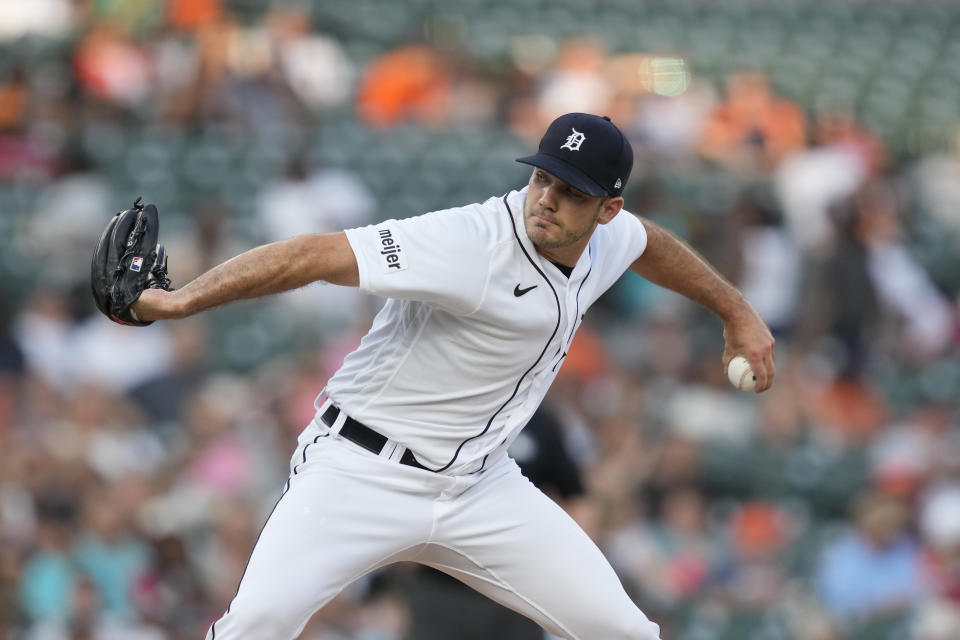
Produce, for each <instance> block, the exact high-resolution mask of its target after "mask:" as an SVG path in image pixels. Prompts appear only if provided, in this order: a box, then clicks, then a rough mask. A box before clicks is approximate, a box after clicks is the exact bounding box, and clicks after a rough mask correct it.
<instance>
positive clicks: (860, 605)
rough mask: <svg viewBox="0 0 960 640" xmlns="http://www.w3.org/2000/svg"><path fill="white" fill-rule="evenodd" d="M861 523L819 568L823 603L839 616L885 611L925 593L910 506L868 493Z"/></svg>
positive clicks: (831, 547)
mask: <svg viewBox="0 0 960 640" xmlns="http://www.w3.org/2000/svg"><path fill="white" fill-rule="evenodd" d="M854 518H855V522H856V524H855V527H853V528H851V529H850V530H849V531H847V532H846V533H845V534H843V535H842V536H841V537H839V538H837V539H836V540H834V541H833V542H831V543H829V544H828V545H827V546H826V547H825V548H824V550H823V552H822V555H821V556H820V562H819V566H818V567H817V570H816V576H815V581H816V590H817V595H818V596H819V598H820V602H821V604H822V605H823V607H824V608H825V609H826V610H827V611H828V612H829V613H830V614H832V615H833V616H834V617H835V618H836V619H837V620H839V621H847V622H850V621H858V620H864V619H869V618H873V617H883V616H889V615H892V614H895V613H897V612H899V611H902V610H903V609H905V608H906V607H910V606H912V605H914V604H916V603H917V602H918V601H919V600H920V598H921V597H922V596H923V590H924V580H923V570H922V555H921V549H920V545H919V544H918V542H917V540H916V539H914V537H913V535H911V533H910V531H909V528H908V527H909V523H910V511H909V507H908V505H907V504H906V503H905V502H904V501H903V500H902V499H901V498H899V497H897V496H893V495H888V494H882V493H866V494H863V495H862V496H860V498H859V499H858V500H857V504H856V510H855V513H854Z"/></svg>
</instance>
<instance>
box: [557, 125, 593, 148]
mask: <svg viewBox="0 0 960 640" xmlns="http://www.w3.org/2000/svg"><path fill="white" fill-rule="evenodd" d="M570 130H571V131H573V133H571V134H570V135H569V136H567V141H566V142H564V143H563V144H562V145H560V148H561V149H570V151H579V150H580V145H582V144H583V141H584V140H586V139H587V136H585V135H583V134H582V133H580V132H579V131H577V130H576V129H574V128H573V127H570Z"/></svg>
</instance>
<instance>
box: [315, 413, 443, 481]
mask: <svg viewBox="0 0 960 640" xmlns="http://www.w3.org/2000/svg"><path fill="white" fill-rule="evenodd" d="M339 417H340V408H339V407H337V406H335V405H332V404H331V405H330V406H329V407H327V410H326V411H324V412H323V415H322V416H320V419H321V420H323V423H324V424H325V425H327V426H328V427H333V423H334V422H336V421H337V418H339ZM340 435H341V436H343V437H344V438H346V439H347V440H349V441H350V442H352V443H353V444H355V445H359V446H361V447H363V448H364V449H366V450H367V451H369V452H371V453H375V454H377V455H380V452H381V451H383V448H384V447H385V446H386V445H387V440H388V438H387V437H386V436H385V435H383V434H382V433H377V432H376V431H374V430H373V429H371V428H370V427H368V426H367V425H365V424H363V423H362V422H357V421H356V420H354V419H353V418H351V417H350V416H347V419H346V420H344V421H343V426H342V427H340ZM400 464H405V465H407V466H408V467H416V468H417V469H424V470H425V471H431V469H427V468H426V467H425V466H423V465H422V464H420V463H419V462H417V458H416V457H415V456H414V455H413V452H412V451H410V449H406V450H405V451H404V452H403V455H402V456H400Z"/></svg>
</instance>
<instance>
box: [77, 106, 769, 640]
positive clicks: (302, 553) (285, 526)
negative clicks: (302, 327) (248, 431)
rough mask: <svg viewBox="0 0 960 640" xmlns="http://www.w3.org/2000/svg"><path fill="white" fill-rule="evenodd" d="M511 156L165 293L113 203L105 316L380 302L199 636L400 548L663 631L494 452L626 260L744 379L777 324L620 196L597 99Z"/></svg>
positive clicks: (566, 522)
mask: <svg viewBox="0 0 960 640" xmlns="http://www.w3.org/2000/svg"><path fill="white" fill-rule="evenodd" d="M519 162H523V163H526V164H528V165H532V167H533V170H532V173H531V175H530V179H529V182H528V184H527V185H526V187H524V188H522V189H520V190H517V191H510V192H508V193H507V194H505V195H503V196H500V197H492V198H490V199H489V200H487V201H485V202H482V203H477V204H471V205H468V206H464V207H458V208H454V209H448V210H444V211H436V212H433V213H428V214H426V215H422V216H418V217H414V218H409V219H406V220H388V221H386V222H382V223H380V224H376V225H373V226H369V227H363V228H359V229H350V230H347V231H344V232H340V233H332V234H322V235H320V234H317V235H302V236H298V237H294V238H291V239H289V240H284V241H281V242H275V243H272V244H267V245H264V246H260V247H257V248H255V249H252V250H250V251H247V252H245V253H243V254H241V255H239V256H236V257H235V258H233V259H231V260H228V261H227V262H225V263H223V264H221V265H219V266H217V267H215V268H213V269H211V270H210V271H208V272H207V273H205V274H203V275H201V276H199V277H198V278H196V279H195V280H193V281H192V282H190V283H188V284H187V285H186V286H184V287H182V288H180V289H179V290H170V286H169V280H168V279H167V278H166V272H165V270H164V266H165V254H164V252H163V250H162V247H161V246H160V245H159V244H155V238H156V230H155V228H153V227H155V225H156V216H152V217H151V218H150V219H149V220H141V219H140V218H138V217H136V216H137V211H135V210H133V211H128V212H124V214H126V215H128V216H132V221H131V220H127V221H125V222H124V221H123V220H121V221H120V223H118V222H114V223H112V227H111V228H112V231H111V230H110V229H108V231H110V233H105V238H104V239H103V240H101V247H100V248H98V256H100V257H99V258H98V257H97V256H95V259H94V267H93V271H94V273H93V286H94V293H95V297H96V298H97V301H98V305H99V306H100V307H101V309H102V310H103V311H104V313H106V314H107V315H108V316H111V317H112V318H113V319H115V320H117V321H122V322H127V323H130V324H137V325H140V324H147V323H150V322H152V321H155V320H160V319H172V318H183V317H186V316H191V315H194V314H196V313H199V312H201V311H203V310H205V309H209V308H211V307H216V306H218V305H222V304H226V303H228V302H232V301H235V300H241V299H245V298H254V297H259V296H265V295H269V294H273V293H278V292H281V291H287V290H290V289H295V288H297V287H301V286H303V285H306V284H308V283H311V282H314V281H317V280H324V281H326V282H331V283H334V284H338V285H344V286H355V287H357V286H358V287H360V288H361V289H362V290H363V291H366V292H368V293H371V294H374V295H378V296H383V297H384V298H386V299H387V301H386V304H385V305H384V307H383V308H382V310H381V311H380V313H379V314H378V315H377V316H376V318H375V320H374V322H373V326H372V327H371V329H370V331H369V332H368V333H367V335H366V336H365V337H364V338H363V341H362V342H361V344H360V346H359V347H358V348H357V350H356V351H354V352H353V353H352V354H351V355H350V356H348V357H347V358H346V360H345V362H344V364H343V366H342V367H341V368H340V369H339V371H337V372H336V374H334V376H333V377H332V378H331V379H330V381H329V383H328V386H327V388H326V389H324V390H322V392H321V393H320V395H319V397H318V398H317V401H316V409H317V412H316V416H315V418H314V419H313V420H312V421H311V422H310V424H308V425H307V426H306V428H305V429H304V431H303V432H302V434H301V435H300V438H299V444H298V447H297V448H296V450H295V451H294V453H293V456H292V458H291V460H290V475H289V478H288V480H287V482H286V485H285V487H284V490H283V492H282V495H281V496H280V499H279V500H278V502H277V504H276V507H275V508H274V510H273V512H272V514H271V515H270V517H269V518H268V519H267V522H266V524H265V525H264V527H263V530H262V532H261V534H260V537H259V539H258V541H257V543H256V545H255V547H254V549H253V552H252V553H251V555H250V560H249V562H248V564H247V568H246V571H245V573H244V575H243V577H242V579H241V580H240V584H239V587H238V590H237V595H236V597H235V598H234V599H233V601H232V602H231V603H230V606H229V607H228V608H227V610H226V612H225V613H224V614H223V616H222V617H221V618H220V619H219V620H217V621H216V622H215V623H214V624H213V625H212V626H211V628H210V629H209V631H208V633H207V640H282V639H290V638H295V637H296V636H297V635H298V634H299V633H300V631H301V630H302V629H303V627H304V626H305V625H306V623H307V621H308V620H309V619H310V617H311V616H312V615H313V613H314V612H315V611H317V610H318V609H319V608H321V607H323V606H324V604H326V603H327V602H329V601H330V600H331V599H332V598H334V597H335V596H336V595H337V594H338V593H340V591H341V590H343V589H344V588H345V587H346V586H347V585H348V584H350V583H351V582H353V581H354V580H356V579H357V578H359V577H360V576H363V575H364V574H366V573H368V572H370V571H373V570H375V569H377V568H378V567H382V566H384V565H387V564H389V563H392V562H397V561H413V562H419V563H423V564H426V565H429V566H431V567H434V568H436V569H439V570H440V571H443V572H446V573H448V574H450V575H452V576H454V577H456V578H458V579H459V580H461V581H463V582H464V583H466V584H468V585H470V586H471V587H473V588H474V589H476V590H478V591H480V592H481V593H483V594H485V595H487V596H489V597H490V598H492V599H494V600H496V601H497V602H500V603H501V604H503V605H505V606H507V607H510V608H512V609H514V610H516V611H518V612H520V613H522V614H524V615H526V616H528V617H530V618H532V619H533V620H535V621H536V622H537V623H539V624H540V625H541V626H543V627H544V628H546V629H547V630H549V631H550V632H551V633H553V634H555V635H557V636H561V637H564V638H571V639H576V640H657V639H658V638H659V629H658V627H657V625H656V624H654V623H653V622H651V621H650V620H649V619H647V617H646V616H645V615H644V614H643V613H642V612H641V611H640V610H639V609H638V608H637V606H636V605H635V604H634V603H633V602H632V601H631V600H630V598H629V597H628V596H627V594H626V593H625V591H624V589H623V587H622V585H621V584H620V581H619V580H618V579H617V576H616V575H615V574H614V572H613V570H612V569H611V567H610V565H609V564H608V562H607V561H606V559H605V558H604V557H603V555H602V554H601V552H600V550H599V549H598V548H597V547H596V545H594V543H593V542H592V541H591V540H590V538H589V537H588V536H587V535H586V534H585V533H584V532H583V531H582V530H581V529H580V528H579V527H578V526H577V525H576V524H575V523H574V521H573V520H572V519H571V518H570V517H569V516H568V515H567V514H566V513H564V511H563V510H562V509H561V508H560V507H559V506H557V505H556V504H555V503H554V502H553V501H552V500H550V499H549V498H548V497H546V496H545V495H544V494H543V493H541V492H540V491H539V490H538V489H536V488H535V487H534V486H533V485H532V484H531V483H530V482H528V481H527V480H526V478H524V477H523V475H521V473H520V471H519V469H518V467H517V465H516V463H515V462H514V461H513V460H512V459H511V458H510V457H509V456H508V455H507V449H508V447H509V446H510V444H511V442H512V441H513V440H514V438H516V436H517V434H518V433H519V431H520V430H521V429H522V428H523V426H524V424H525V423H526V422H527V420H528V419H529V418H530V416H531V415H532V414H533V412H534V410H535V409H536V407H537V406H538V405H539V404H540V401H541V400H542V398H543V397H544V394H545V393H546V391H547V388H548V387H549V386H550V383H551V382H552V381H553V379H554V377H555V376H556V374H557V371H558V369H559V368H560V366H561V365H562V364H563V360H564V358H565V356H566V354H567V349H568V348H569V346H570V343H571V341H572V340H573V337H574V335H575V334H576V331H577V328H578V327H579V326H580V324H581V322H583V318H584V314H585V313H586V311H587V309H588V308H589V307H590V305H591V304H593V303H594V302H595V301H596V300H597V298H598V297H600V295H601V294H602V293H603V292H604V291H606V290H607V289H608V288H609V287H610V286H611V285H612V284H613V283H614V282H615V281H616V280H617V279H618V278H619V277H620V275H621V274H622V273H623V272H624V271H626V270H627V269H630V270H632V271H634V272H636V273H637V274H639V275H640V276H641V277H644V278H646V279H648V280H650V281H651V282H653V283H655V284H657V285H660V286H663V287H667V288H669V289H671V290H673V291H676V292H679V293H680V294H682V295H684V296H686V297H688V298H690V299H692V300H694V301H695V302H697V303H699V304H701V305H703V306H705V307H706V308H708V309H710V310H712V311H713V312H714V313H716V314H717V315H718V316H719V317H720V318H721V319H722V321H723V325H724V331H723V337H724V341H725V348H724V353H723V357H722V363H721V364H722V366H724V367H726V364H727V363H728V362H729V361H730V359H731V358H733V357H734V356H736V355H742V356H744V357H746V358H747V359H748V361H749V362H750V365H751V368H752V370H753V372H754V375H755V376H756V390H757V391H758V392H761V391H765V390H766V389H768V388H769V387H770V385H771V384H772V382H773V378H774V362H773V354H774V340H773V337H772V336H771V334H770V332H769V330H768V329H767V326H766V325H765V324H764V322H763V321H762V320H761V319H760V317H759V316H758V315H757V313H756V312H755V311H754V310H753V308H752V307H751V306H750V305H749V304H748V303H747V301H746V300H745V299H744V297H743V296H742V295H741V293H740V292H739V291H737V289H736V288H734V287H733V286H732V285H731V284H730V283H729V282H727V281H726V280H725V279H724V278H722V277H721V276H720V275H718V274H717V272H716V271H715V270H714V269H713V268H711V267H710V266H709V265H708V264H707V263H706V262H705V261H704V260H703V259H702V258H701V257H700V256H699V255H698V254H697V253H695V252H694V251H693V250H692V249H691V248H690V247H688V246H687V245H686V244H684V243H683V242H681V241H680V240H679V239H677V238H676V237H674V236H673V235H671V234H670V233H669V232H667V231H665V230H664V229H662V228H660V227H658V226H657V225H655V224H653V223H651V222H649V221H646V220H643V219H642V218H640V217H637V216H635V215H633V214H631V213H628V212H626V211H623V209H622V208H623V197H622V193H623V189H624V186H625V185H626V182H627V179H628V177H629V175H630V170H631V167H632V165H633V152H632V150H631V147H630V143H629V142H628V140H627V139H626V137H625V136H624V135H623V134H622V133H621V132H620V130H619V129H618V128H617V127H616V126H615V125H614V124H613V123H612V122H611V121H610V120H609V119H608V118H604V117H599V116H595V115H589V114H583V113H570V114H566V115H564V116H561V117H559V118H558V119H556V120H555V121H554V122H553V123H552V124H551V125H550V127H549V128H548V129H547V132H546V134H545V135H544V136H543V139H542V140H541V142H540V147H539V151H538V153H536V154H535V155H531V156H528V157H524V158H520V159H519ZM150 208H151V206H150V205H148V206H147V209H148V211H149V210H150ZM121 215H122V214H121ZM139 215H140V216H141V217H142V216H143V211H142V210H141V211H140V213H139ZM151 225H153V226H151ZM118 229H119V230H120V232H118ZM131 229H132V230H133V231H131V232H130V235H131V236H132V234H133V232H138V233H140V235H139V236H138V237H137V238H136V239H135V240H136V241H135V242H133V243H132V244H131V242H130V237H128V236H126V235H125V233H126V232H128V231H130V230H131ZM143 238H146V239H147V240H146V241H144V240H143ZM111 245H118V246H116V247H112V248H111ZM134 266H135V268H136V271H133V272H132V271H131V270H130V269H131V268H132V267H134Z"/></svg>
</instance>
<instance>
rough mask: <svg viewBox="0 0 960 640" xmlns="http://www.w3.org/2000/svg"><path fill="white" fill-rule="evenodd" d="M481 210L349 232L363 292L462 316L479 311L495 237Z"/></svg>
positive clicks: (451, 212)
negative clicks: (419, 303)
mask: <svg viewBox="0 0 960 640" xmlns="http://www.w3.org/2000/svg"><path fill="white" fill-rule="evenodd" d="M485 213H486V212H485V211H484V209H483V208H482V207H480V206H474V207H463V208H459V209H446V210H443V211H435V212H433V213H427V214H424V215H421V216H417V217H414V218H407V219H404V220H387V221H386V222H381V223H379V224H376V225H370V226H367V227H360V228H357V229H349V230H347V231H346V234H347V240H348V241H349V242H350V247H351V248H352V249H353V253H354V255H355V256H356V258H357V266H358V268H359V271H360V289H361V290H362V291H364V292H366V293H370V294H374V295H378V296H383V297H387V298H400V299H405V300H419V301H422V302H428V303H431V304H435V305H437V306H440V307H442V308H444V309H447V310H450V311H455V312H459V313H469V312H471V311H473V310H474V309H476V308H477V307H478V306H479V305H480V302H481V301H482V299H483V295H484V293H485V291H486V282H487V278H488V274H489V270H490V235H491V232H490V230H489V229H488V225H486V224H485V223H484V214H485Z"/></svg>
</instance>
